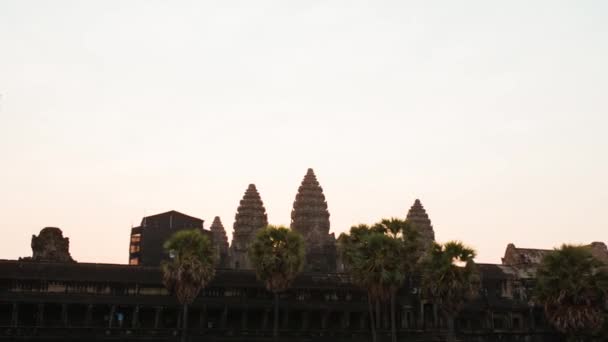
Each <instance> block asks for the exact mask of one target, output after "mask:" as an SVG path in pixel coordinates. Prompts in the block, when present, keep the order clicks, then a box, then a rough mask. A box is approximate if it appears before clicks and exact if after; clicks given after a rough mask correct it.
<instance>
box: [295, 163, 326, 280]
mask: <svg viewBox="0 0 608 342" xmlns="http://www.w3.org/2000/svg"><path fill="white" fill-rule="evenodd" d="M291 229H293V230H294V231H296V232H298V233H300V234H301V235H302V236H303V237H304V242H305V243H306V266H305V270H307V271H318V272H333V271H335V270H336V238H335V236H334V234H333V233H332V234H329V211H328V210H327V202H326V201H325V195H323V188H321V186H320V185H319V182H318V181H317V177H316V176H315V173H314V171H313V170H312V169H308V172H307V173H306V176H304V180H303V181H302V184H301V185H300V188H299V189H298V194H297V195H296V199H295V201H294V202H293V210H292V211H291Z"/></svg>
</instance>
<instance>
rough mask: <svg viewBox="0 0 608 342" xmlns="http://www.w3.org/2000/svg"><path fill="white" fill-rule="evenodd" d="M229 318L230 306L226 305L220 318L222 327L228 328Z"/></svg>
mask: <svg viewBox="0 0 608 342" xmlns="http://www.w3.org/2000/svg"><path fill="white" fill-rule="evenodd" d="M227 319H228V306H227V305H224V310H223V311H222V317H221V319H220V329H226V320H227Z"/></svg>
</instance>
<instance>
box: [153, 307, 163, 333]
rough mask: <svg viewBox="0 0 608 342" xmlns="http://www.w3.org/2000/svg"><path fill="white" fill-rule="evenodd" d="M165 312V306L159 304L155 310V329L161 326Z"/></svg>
mask: <svg viewBox="0 0 608 342" xmlns="http://www.w3.org/2000/svg"><path fill="white" fill-rule="evenodd" d="M162 313H163V307H162V306H157V307H156V308H155V310H154V329H158V328H160V318H161V315H162Z"/></svg>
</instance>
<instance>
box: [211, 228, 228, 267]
mask: <svg viewBox="0 0 608 342" xmlns="http://www.w3.org/2000/svg"><path fill="white" fill-rule="evenodd" d="M210 230H211V240H212V243H213V246H214V247H215V248H216V255H215V256H216V262H217V263H216V265H217V266H219V267H228V237H227V236H226V230H225V229H224V225H223V224H222V221H221V220H220V217H219V216H216V217H215V218H214V219H213V223H211V227H210Z"/></svg>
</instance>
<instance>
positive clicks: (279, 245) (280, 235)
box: [249, 226, 304, 338]
mask: <svg viewBox="0 0 608 342" xmlns="http://www.w3.org/2000/svg"><path fill="white" fill-rule="evenodd" d="M249 259H250V260H251V263H252V265H253V266H254V268H255V272H256V276H257V278H258V279H259V280H261V281H263V282H264V284H265V285H266V289H267V290H268V291H270V292H272V293H273V294H274V326H273V336H274V337H275V338H276V337H277V336H278V329H279V293H280V292H283V291H285V290H287V289H288V288H289V286H290V285H291V283H292V281H293V280H294V279H295V277H296V276H297V275H298V273H300V271H301V270H302V267H303V266H304V240H303V239H302V236H301V235H300V234H298V233H297V232H295V231H292V230H290V229H288V228H285V227H282V226H278V227H275V226H268V227H266V228H264V229H262V230H260V231H259V232H258V233H257V234H256V236H255V239H254V240H253V242H252V244H251V246H250V247H249Z"/></svg>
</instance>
